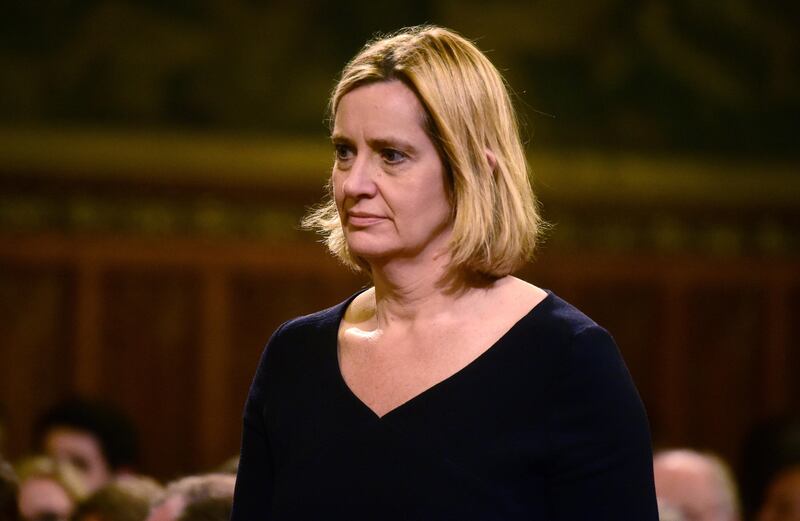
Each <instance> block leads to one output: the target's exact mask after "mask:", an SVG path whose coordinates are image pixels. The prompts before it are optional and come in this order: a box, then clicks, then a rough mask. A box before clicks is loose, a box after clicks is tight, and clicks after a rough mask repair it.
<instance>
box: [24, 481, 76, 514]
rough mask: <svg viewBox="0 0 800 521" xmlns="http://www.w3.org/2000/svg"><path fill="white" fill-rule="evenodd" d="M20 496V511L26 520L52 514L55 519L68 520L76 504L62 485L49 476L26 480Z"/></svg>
mask: <svg viewBox="0 0 800 521" xmlns="http://www.w3.org/2000/svg"><path fill="white" fill-rule="evenodd" d="M18 498H19V511H20V514H22V518H23V519H25V520H28V519H37V518H39V517H42V516H44V515H48V514H50V515H52V516H54V519H58V520H64V521H66V520H67V519H69V516H70V514H71V513H72V509H73V508H74V506H75V505H74V504H73V502H72V499H70V497H69V495H67V493H66V492H65V491H64V489H63V488H62V487H61V485H59V484H58V483H57V482H55V481H53V480H52V479H48V478H31V479H28V480H25V481H24V482H23V483H22V485H21V486H20V489H19V496H18Z"/></svg>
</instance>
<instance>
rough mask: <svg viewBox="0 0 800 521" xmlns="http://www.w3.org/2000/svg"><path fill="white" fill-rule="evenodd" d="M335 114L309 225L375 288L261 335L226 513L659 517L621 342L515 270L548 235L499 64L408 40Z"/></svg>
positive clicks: (473, 52)
mask: <svg viewBox="0 0 800 521" xmlns="http://www.w3.org/2000/svg"><path fill="white" fill-rule="evenodd" d="M329 116H330V121H331V123H332V128H331V139H332V144H333V149H334V150H333V152H334V165H333V171H332V174H331V181H330V192H331V194H330V197H329V200H328V201H327V202H326V203H324V204H323V205H322V206H321V207H319V208H318V209H317V210H316V211H314V212H312V213H311V214H310V215H309V216H308V217H307V218H306V219H305V221H304V224H305V226H306V227H309V228H313V229H316V230H317V231H320V232H321V233H323V235H324V236H325V238H326V241H327V244H328V246H329V249H330V250H331V252H332V253H334V254H335V255H337V256H338V257H339V259H340V260H342V261H343V262H344V263H345V264H347V265H348V266H350V267H353V268H354V269H357V270H359V271H361V272H362V273H364V274H367V275H369V276H370V277H371V282H372V287H369V288H367V289H365V290H363V291H359V292H357V293H356V294H354V295H352V296H351V297H350V298H348V299H347V300H345V301H344V302H342V303H340V304H339V305H337V306H335V307H333V308H330V309H327V310H324V311H322V312H318V313H315V314H312V315H308V316H305V317H301V318H299V319H296V320H292V321H290V322H287V323H285V324H283V325H282V326H281V327H280V328H279V329H278V330H277V331H276V332H275V333H274V334H273V336H272V338H271V339H270V341H269V344H268V346H267V347H266V349H265V351H264V355H263V356H262V358H261V361H260V363H259V366H258V369H257V372H256V376H255V378H254V380H253V383H252V386H251V389H250V394H249V396H248V399H247V403H246V405H245V411H244V432H243V441H242V450H241V461H240V464H239V472H238V477H237V484H236V497H235V501H234V512H233V516H232V519H234V520H235V521H250V520H255V519H290V518H291V519H324V518H326V517H329V516H330V515H331V514H332V513H335V515H336V516H337V517H340V518H349V519H443V518H447V519H505V520H511V519H541V520H546V519H547V520H555V519H560V520H568V519H569V520H573V519H574V520H582V521H583V520H587V519H592V520H594V521H600V520H614V521H619V520H622V519H631V520H634V519H635V520H636V521H655V520H657V519H658V511H657V505H656V499H655V490H654V487H653V472H652V451H651V446H650V434H649V428H648V424H647V418H646V415H645V412H644V408H643V406H642V402H641V400H640V399H639V396H638V393H637V391H636V389H635V387H634V385H633V382H632V380H631V377H630V375H629V374H628V370H627V368H626V367H625V364H624V362H623V361H622V358H621V356H620V353H619V351H618V349H617V347H616V345H615V343H614V341H613V339H612V338H611V336H610V335H609V334H608V332H606V331H605V330H604V329H602V328H601V327H599V326H598V325H597V324H596V323H594V322H593V321H592V320H591V319H589V318H588V317H586V316H585V315H584V314H582V313H581V312H580V311H578V310H577V309H575V308H574V307H572V306H571V305H569V304H568V303H567V302H565V301H563V300H561V299H560V298H558V297H557V296H556V295H555V294H553V293H552V292H548V291H545V290H543V289H541V288H538V287H536V286H534V285H532V284H529V283H527V282H525V281H523V280H520V279H518V278H516V277H514V276H512V272H514V271H516V270H517V269H519V268H520V267H521V266H522V265H523V264H524V263H526V262H527V261H528V260H529V259H530V256H531V255H532V253H533V250H534V246H535V243H536V237H537V233H538V231H539V228H540V226H541V221H540V218H539V215H538V212H537V203H536V201H535V197H534V194H533V192H532V189H531V185H530V181H529V178H528V168H527V165H526V159H525V154H524V150H523V147H522V143H521V140H520V136H519V129H518V125H517V121H516V115H515V112H514V109H513V106H512V104H511V100H510V98H509V94H508V90H507V87H506V85H505V83H504V81H503V79H502V77H501V75H500V73H499V72H498V71H497V69H496V68H495V67H494V65H492V63H491V62H490V61H489V60H488V58H487V57H486V56H485V55H484V54H483V53H482V52H481V51H480V50H479V49H478V48H477V47H476V46H475V45H474V44H472V43H471V42H469V41H468V40H466V39H464V38H462V37H461V36H459V35H457V34H455V33H454V32H452V31H450V30H447V29H443V28H438V27H416V28H410V29H406V30H403V31H401V32H399V33H397V34H395V35H393V36H391V37H387V38H383V39H379V40H375V41H373V42H371V43H369V44H368V45H367V46H366V47H365V48H364V49H362V51H361V52H359V53H358V55H357V56H356V57H355V58H354V59H353V60H352V61H351V62H350V63H349V64H348V65H347V66H346V67H345V69H344V72H343V73H342V76H341V79H340V81H339V82H338V84H337V86H336V88H335V90H334V93H333V96H332V99H331V102H330V112H329Z"/></svg>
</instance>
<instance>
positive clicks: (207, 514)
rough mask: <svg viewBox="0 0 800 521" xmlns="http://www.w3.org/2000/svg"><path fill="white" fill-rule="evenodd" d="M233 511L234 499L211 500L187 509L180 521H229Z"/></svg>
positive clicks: (205, 500) (193, 504) (192, 505)
mask: <svg viewBox="0 0 800 521" xmlns="http://www.w3.org/2000/svg"><path fill="white" fill-rule="evenodd" d="M232 511H233V497H230V498H209V499H203V500H201V501H197V502H196V503H192V504H191V505H189V506H187V507H186V510H184V511H183V514H181V516H180V517H179V518H178V521H228V520H229V519H230V518H231V512H232Z"/></svg>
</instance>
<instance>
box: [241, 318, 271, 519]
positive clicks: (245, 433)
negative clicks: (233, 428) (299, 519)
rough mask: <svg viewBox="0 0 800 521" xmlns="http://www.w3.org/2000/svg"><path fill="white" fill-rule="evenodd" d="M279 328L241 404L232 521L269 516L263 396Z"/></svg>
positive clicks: (269, 477) (269, 492)
mask: <svg viewBox="0 0 800 521" xmlns="http://www.w3.org/2000/svg"><path fill="white" fill-rule="evenodd" d="M282 328H283V326H281V328H278V330H277V331H276V332H275V333H274V334H273V335H272V338H270V341H269V343H267V346H266V348H265V349H264V352H263V353H262V355H261V360H260V361H259V363H258V369H257V370H256V374H255V377H254V378H253V382H252V384H251V385H250V392H249V394H248V396H247V402H246V403H245V407H244V415H243V422H242V425H243V427H242V447H241V453H240V459H239V469H238V472H237V475H236V490H235V492H234V497H233V513H232V514H231V521H252V520H255V519H257V520H259V521H265V520H268V519H270V517H271V513H270V512H271V510H272V494H273V484H274V475H273V461H272V455H271V451H270V445H269V438H268V436H267V429H266V425H265V424H264V407H265V397H266V394H267V391H266V389H267V387H268V384H269V382H268V376H267V373H268V365H269V359H270V358H271V356H270V355H271V353H272V348H273V344H275V343H276V342H277V338H278V336H279V333H280V331H281V329H282Z"/></svg>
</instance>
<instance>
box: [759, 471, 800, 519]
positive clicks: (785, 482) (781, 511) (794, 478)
mask: <svg viewBox="0 0 800 521" xmlns="http://www.w3.org/2000/svg"><path fill="white" fill-rule="evenodd" d="M756 521H800V465H795V466H793V467H789V468H786V469H783V470H782V471H780V472H779V473H778V474H777V475H776V476H775V477H774V478H773V479H772V480H771V481H770V482H769V484H768V485H767V490H766V494H765V496H764V502H763V503H762V505H761V508H760V509H759V510H758V517H756Z"/></svg>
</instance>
